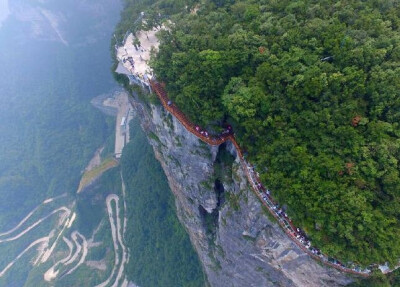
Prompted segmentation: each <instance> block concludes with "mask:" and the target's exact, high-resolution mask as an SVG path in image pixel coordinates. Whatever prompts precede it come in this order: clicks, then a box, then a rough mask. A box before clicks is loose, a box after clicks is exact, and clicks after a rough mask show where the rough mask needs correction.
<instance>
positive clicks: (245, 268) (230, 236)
mask: <svg viewBox="0 0 400 287" xmlns="http://www.w3.org/2000/svg"><path fill="white" fill-rule="evenodd" d="M133 104H134V106H135V107H136V109H137V110H138V114H139V117H140V119H141V123H142V128H143V129H144V130H145V132H146V134H147V135H148V139H149V142H150V144H151V145H152V146H153V149H154V151H155V155H156V158H157V159H158V160H159V161H160V163H161V165H162V167H163V169H164V171H165V174H166V176H167V178H168V182H169V185H170V187H171V190H172V192H173V193H174V195H175V198H176V208H177V213H178V217H179V219H180V220H181V222H182V223H183V224H184V226H185V227H186V229H187V231H188V233H189V235H190V238H191V241H192V243H193V245H194V247H195V249H196V250H197V253H198V255H199V258H200V261H201V262H202V264H203V267H204V270H205V273H206V275H207V278H208V282H209V284H210V285H211V286H221V287H222V286H223V287H226V286H246V287H248V286H256V287H260V286H307V287H311V286H318V287H320V286H343V285H346V284H348V283H350V282H352V279H351V277H349V276H347V275H345V274H343V273H340V272H339V271H337V270H335V269H332V268H328V267H324V266H322V265H321V264H320V263H317V262H316V261H314V260H312V259H311V258H310V257H309V256H308V255H306V254H305V253H304V252H302V251H301V250H300V249H299V248H298V247H297V246H296V245H295V244H294V243H293V242H292V241H291V240H290V239H289V238H288V237H287V236H286V235H285V233H284V232H283V231H282V229H281V228H280V227H279V225H278V224H277V223H276V222H275V221H274V220H273V219H272V220H271V216H269V215H268V214H267V213H266V211H265V210H264V209H263V208H262V206H261V203H260V202H259V200H258V198H257V197H256V196H255V195H254V193H253V192H252V191H251V188H250V186H249V184H248V183H247V179H246V177H245V175H244V172H243V170H242V168H241V166H240V164H239V162H238V159H236V160H235V162H234V163H233V165H232V171H233V172H232V173H231V174H229V173H228V174H223V175H222V176H221V175H219V177H220V178H219V182H218V183H216V182H215V180H216V177H215V173H214V172H215V167H216V165H215V160H216V157H217V154H218V151H219V147H212V146H208V145H206V144H204V143H203V142H201V141H200V140H199V139H197V138H196V137H195V136H194V135H192V134H191V133H189V132H187V131H186V130H185V128H184V127H183V126H182V125H181V124H180V123H179V122H178V121H177V120H176V119H175V118H174V117H172V116H171V115H170V114H169V113H167V112H166V111H165V110H164V109H163V108H162V107H159V106H157V107H156V106H153V105H152V106H151V109H147V108H143V106H142V105H141V104H139V103H138V102H136V101H133ZM225 148H226V149H227V150H228V151H230V152H231V153H235V152H234V147H232V145H230V144H229V143H228V144H227V146H226V147H225ZM221 177H222V178H221ZM232 198H233V199H232Z"/></svg>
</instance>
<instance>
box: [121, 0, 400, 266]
mask: <svg viewBox="0 0 400 287" xmlns="http://www.w3.org/2000/svg"><path fill="white" fill-rule="evenodd" d="M127 2H128V5H129V3H131V2H132V1H127ZM139 2H140V1H139ZM152 2H153V1H150V2H149V3H147V4H151V3H152ZM140 3H141V2H140ZM160 3H161V4H160ZM168 4H169V6H168ZM186 4H187V5H188V7H187V8H186V9H185V8H184V7H185V6H184V5H180V6H179V5H173V4H172V3H170V2H168V1H159V2H157V3H155V4H153V7H156V8H157V9H161V10H162V9H163V7H168V9H169V10H172V11H175V12H176V11H178V10H179V9H180V12H179V13H175V14H174V15H171V14H172V13H171V14H168V11H169V10H166V9H164V10H162V11H163V15H168V16H169V19H170V20H171V21H172V23H170V24H169V31H164V32H163V33H161V34H160V39H161V46H160V51H159V53H158V54H157V56H156V57H155V59H154V61H153V62H152V65H153V67H154V69H155V72H156V75H157V77H158V78H159V79H160V80H162V81H165V83H166V87H167V90H168V92H169V94H170V96H171V97H172V98H173V100H174V101H175V102H176V103H177V104H178V105H179V106H180V107H181V109H182V110H183V111H184V112H185V113H186V114H188V115H189V116H190V117H191V118H192V119H193V120H194V121H195V122H197V123H199V124H201V125H204V126H206V125H210V124H215V123H218V122H221V121H223V120H228V121H229V122H231V123H233V124H234V127H235V130H236V133H237V136H238V139H239V141H240V143H241V145H242V146H243V147H245V148H246V149H247V151H248V157H249V160H250V161H251V162H252V163H255V164H256V166H257V170H258V171H260V173H261V178H262V180H263V182H264V183H265V185H266V186H267V187H268V188H270V189H271V190H272V191H273V194H274V196H275V197H276V198H277V199H278V200H279V202H280V203H281V204H284V205H285V206H287V211H288V213H289V215H290V216H291V217H292V218H293V219H294V221H295V223H296V224H297V225H299V226H301V227H302V228H304V229H305V230H306V231H307V233H308V234H309V235H310V236H311V238H312V241H313V243H314V244H315V245H316V246H319V247H320V248H321V249H322V250H323V251H324V252H327V253H328V254H330V255H332V256H335V257H337V258H339V259H341V260H344V261H354V262H359V263H361V264H369V263H372V262H385V261H389V262H391V263H395V262H397V259H398V258H399V257H400V244H399V242H398V238H399V236H400V225H399V219H400V200H399V199H400V194H399V192H400V177H399V159H400V128H399V120H400V96H399V90H400V33H399V32H400V31H399V30H400V29H399V27H400V6H399V2H397V1H386V0H366V1H361V0H354V1H336V2H335V3H332V1H316V0H313V1H302V0H296V1H289V0H282V1H272V0H261V1H254V0H243V1H234V0H231V1H223V0H215V1H201V3H198V4H196V3H193V2H191V1H187V3H186ZM171 7H172V8H171ZM194 8H195V9H194ZM131 9H134V8H132V7H131ZM151 9H152V8H150V9H149V10H151ZM191 9H192V10H191ZM195 10H196V11H195ZM190 11H191V13H190ZM131 12H134V11H131ZM133 15H134V14H132V15H124V17H125V18H124V21H125V22H126V23H128V22H129V21H128V20H127V19H128V18H129V16H130V17H132V18H133V17H137V15H135V16H133ZM127 17H128V18H127ZM124 21H123V22H124ZM130 23H133V22H130ZM267 168H268V170H267Z"/></svg>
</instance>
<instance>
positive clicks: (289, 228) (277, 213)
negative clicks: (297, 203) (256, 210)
mask: <svg viewBox="0 0 400 287" xmlns="http://www.w3.org/2000/svg"><path fill="white" fill-rule="evenodd" d="M149 82H150V85H151V88H152V89H153V91H154V92H155V93H156V95H157V96H158V98H159V99H160V101H161V103H162V105H163V107H164V108H165V109H166V110H167V111H168V112H170V113H171V114H172V115H173V116H174V117H176V118H177V119H178V121H179V122H180V123H181V124H182V125H183V126H184V127H185V128H186V130H188V131H189V132H190V133H192V134H193V135H195V136H196V137H198V138H199V139H201V140H202V141H203V142H205V143H207V144H209V145H220V144H222V143H224V142H226V141H228V140H229V141H230V142H231V143H232V144H233V145H234V146H235V148H236V152H237V155H238V156H239V159H240V163H241V165H242V168H243V169H244V171H245V174H246V177H247V180H248V181H249V183H250V184H251V187H252V190H253V192H254V193H255V194H256V196H257V197H258V198H259V199H260V201H261V202H262V204H263V205H264V206H265V207H266V208H267V209H268V211H269V212H270V214H271V215H272V216H273V217H274V218H275V219H276V220H277V221H278V223H279V225H280V226H281V227H282V229H283V230H284V231H285V233H286V234H287V235H288V236H289V237H290V239H292V241H293V242H294V243H295V244H296V245H297V246H298V247H299V248H300V249H301V250H303V251H304V252H305V253H307V254H308V255H309V256H311V257H312V258H313V259H315V260H317V261H320V262H322V263H323V264H325V265H327V266H330V267H333V268H336V269H338V270H340V271H343V272H346V273H350V274H355V275H360V276H363V277H368V276H369V274H370V273H371V270H370V269H368V268H367V269H364V270H362V269H361V268H360V267H359V266H346V265H344V264H343V263H341V262H340V261H338V260H336V259H331V258H329V257H328V256H327V255H326V254H323V253H321V251H320V250H319V249H317V248H315V247H312V246H311V242H310V241H309V240H308V239H307V237H306V235H305V233H304V232H303V231H302V230H300V229H299V228H297V227H295V226H294V225H293V223H292V220H291V219H290V218H289V217H288V216H287V214H286V213H285V212H283V211H282V209H280V208H279V206H278V205H277V204H276V203H275V201H274V200H273V198H272V196H271V194H270V191H269V190H266V189H265V188H264V187H263V186H262V184H261V182H260V180H259V178H258V175H257V173H256V172H255V171H254V168H253V167H252V166H251V164H249V163H248V162H247V161H246V160H245V159H244V157H243V153H242V150H241V148H240V146H239V144H238V143H237V141H236V139H235V136H234V133H233V130H232V129H231V127H230V126H228V127H227V129H226V130H225V131H223V132H222V134H220V135H210V134H209V133H208V132H207V131H205V130H204V129H201V128H200V127H199V126H197V125H195V124H193V123H192V122H191V121H190V120H189V119H188V118H187V117H186V115H185V114H184V113H182V112H181V111H180V110H179V108H178V107H177V106H176V105H175V104H174V103H173V102H172V101H171V100H170V99H169V98H168V94H167V92H166V91H165V89H164V85H162V84H160V83H158V82H156V81H149Z"/></svg>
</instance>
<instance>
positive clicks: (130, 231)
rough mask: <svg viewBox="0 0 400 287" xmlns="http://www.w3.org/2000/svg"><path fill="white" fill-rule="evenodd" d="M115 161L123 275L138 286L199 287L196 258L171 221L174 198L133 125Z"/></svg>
mask: <svg viewBox="0 0 400 287" xmlns="http://www.w3.org/2000/svg"><path fill="white" fill-rule="evenodd" d="M130 137H131V141H130V142H129V144H128V145H127V146H126V147H125V148H124V151H123V155H122V158H121V166H122V175H123V178H124V180H125V184H126V194H127V198H126V204H127V206H128V207H129V208H128V222H129V224H128V226H127V230H126V237H125V238H126V244H127V246H129V250H130V257H131V258H132V260H130V261H129V262H128V264H127V267H126V274H128V276H129V277H130V278H129V279H131V280H132V281H133V282H135V283H136V284H138V285H139V286H146V287H152V286H155V287H158V286H163V287H169V286H171V287H174V286H186V287H200V286H205V282H204V275H203V271H202V269H201V264H200V261H199V259H198V256H197V254H196V252H195V250H194V249H193V247H192V245H191V243H190V240H189V236H188V234H187V233H186V231H185V229H184V227H183V226H182V225H181V223H180V222H179V220H178V218H177V216H176V208H175V203H174V197H173V195H172V193H171V190H170V189H169V186H168V182H167V179H166V177H165V175H164V172H163V170H162V168H161V165H160V163H159V162H158V161H157V160H156V159H155V157H154V153H153V150H152V148H151V146H150V144H149V143H148V142H147V139H146V136H145V134H144V133H143V131H142V130H141V127H140V125H139V121H138V120H137V119H135V120H134V122H131V124H130Z"/></svg>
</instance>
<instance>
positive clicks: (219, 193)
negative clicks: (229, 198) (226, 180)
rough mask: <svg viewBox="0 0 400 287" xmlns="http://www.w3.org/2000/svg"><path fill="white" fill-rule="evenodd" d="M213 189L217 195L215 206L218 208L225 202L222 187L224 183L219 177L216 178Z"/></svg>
mask: <svg viewBox="0 0 400 287" xmlns="http://www.w3.org/2000/svg"><path fill="white" fill-rule="evenodd" d="M214 191H215V193H216V197H217V208H216V209H218V210H219V208H220V207H221V206H222V205H223V204H224V202H225V189H224V185H223V184H222V182H221V181H220V180H219V179H216V180H215V182H214Z"/></svg>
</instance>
